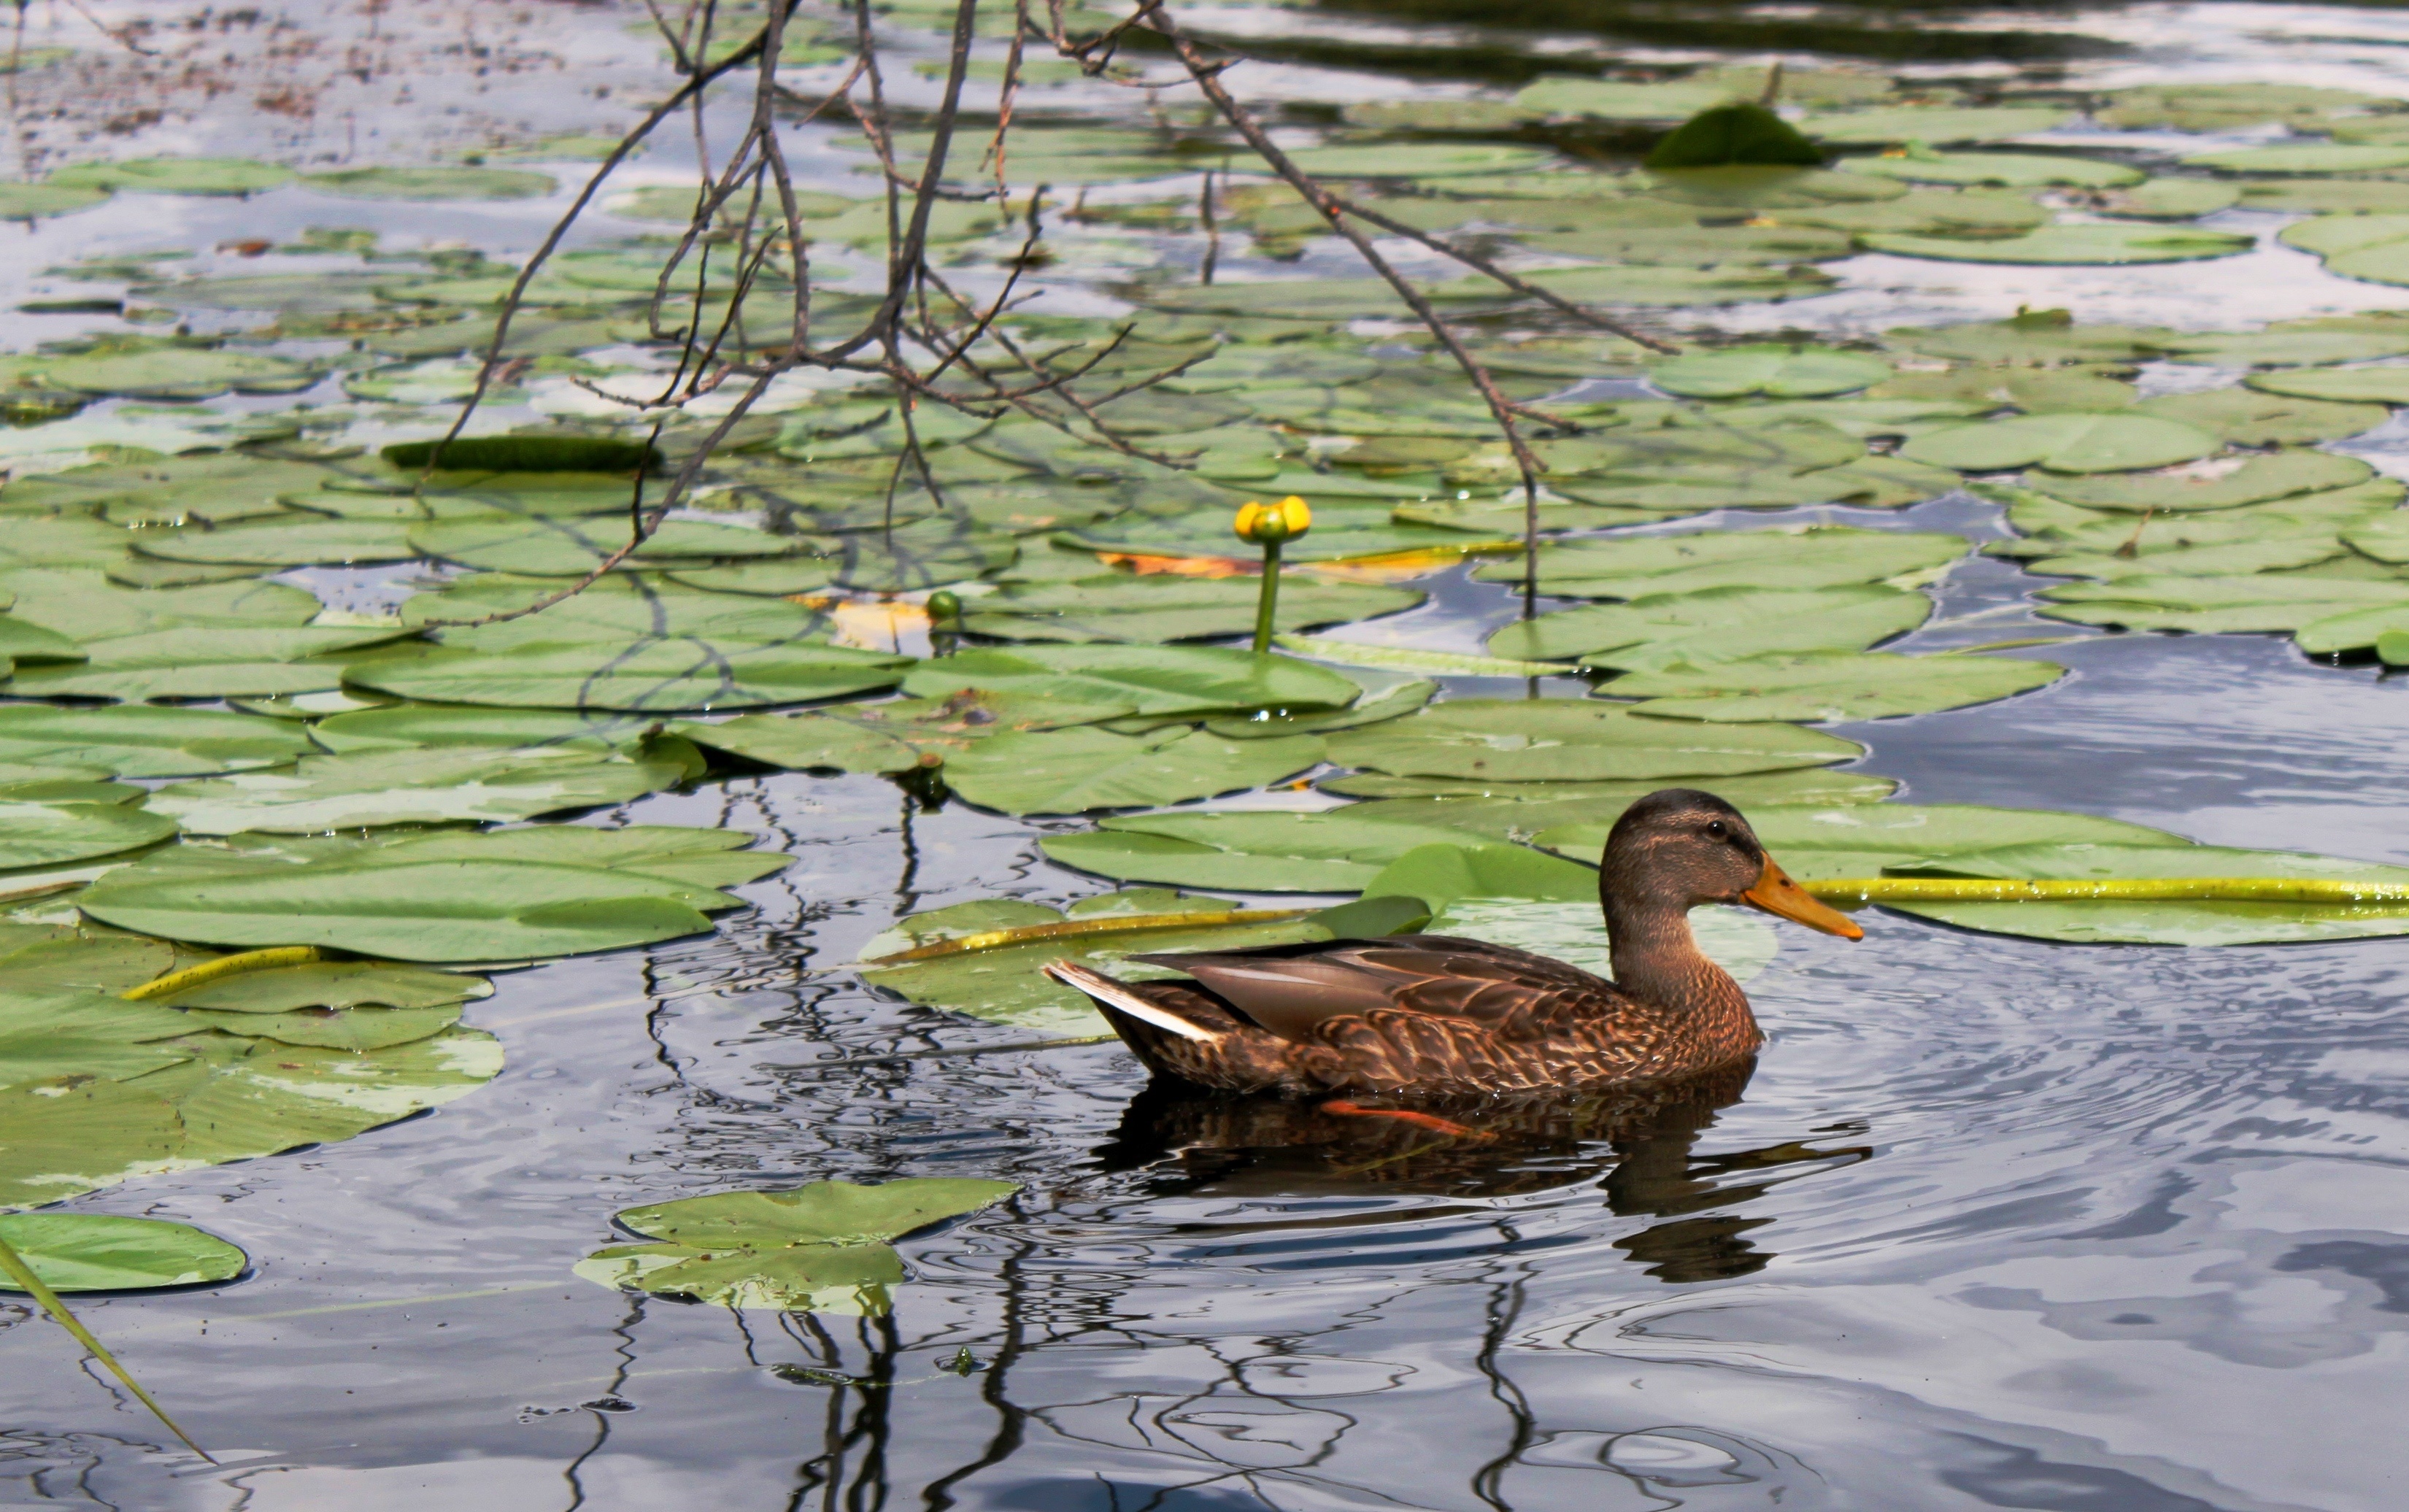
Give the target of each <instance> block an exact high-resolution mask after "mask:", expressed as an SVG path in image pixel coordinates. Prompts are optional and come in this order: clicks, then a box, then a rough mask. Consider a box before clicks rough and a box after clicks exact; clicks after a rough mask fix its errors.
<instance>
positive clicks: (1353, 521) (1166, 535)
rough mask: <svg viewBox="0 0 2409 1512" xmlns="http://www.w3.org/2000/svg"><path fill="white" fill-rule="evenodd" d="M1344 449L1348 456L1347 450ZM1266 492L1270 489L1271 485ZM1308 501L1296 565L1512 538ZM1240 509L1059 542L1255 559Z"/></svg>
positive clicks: (1064, 536)
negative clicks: (1308, 519)
mask: <svg viewBox="0 0 2409 1512" xmlns="http://www.w3.org/2000/svg"><path fill="white" fill-rule="evenodd" d="M1339 455H1341V456H1344V455H1346V454H1345V453H1343V452H1342V453H1340V454H1339ZM1264 492H1266V493H1269V492H1270V490H1268V489H1266V490H1264ZM1306 502H1307V503H1309V504H1311V505H1312V506H1313V529H1312V531H1311V533H1309V534H1307V535H1306V536H1305V537H1304V538H1303V539H1302V540H1295V541H1292V542H1290V543H1289V544H1288V545H1286V546H1285V547H1283V548H1282V552H1281V555H1282V558H1283V560H1285V561H1287V562H1290V563H1291V564H1302V563H1309V562H1347V561H1358V560H1364V559H1368V558H1377V557H1381V556H1397V555H1404V554H1408V553H1418V552H1432V553H1438V554H1442V555H1443V556H1460V555H1464V554H1471V553H1475V552H1483V551H1501V550H1504V549H1505V548H1506V547H1507V545H1508V544H1510V543H1509V542H1508V541H1507V540H1504V539H1502V538H1491V539H1483V538H1482V537H1480V536H1478V535H1468V534H1466V533H1464V532H1463V531H1459V530H1447V529H1441V528H1439V527H1437V526H1416V525H1399V524H1396V523H1394V522H1393V521H1392V519H1391V517H1390V512H1389V507H1388V505H1386V504H1385V503H1377V502H1360V503H1359V502H1353V501H1345V502H1336V503H1333V502H1330V501H1327V500H1324V499H1320V498H1315V497H1311V496H1310V495H1308V496H1306ZM1233 513H1234V510H1233V507H1232V506H1229V505H1223V504H1216V505H1209V506H1206V507H1204V508H1201V509H1195V510H1189V511H1182V512H1179V513H1176V514H1163V515H1156V514H1147V513H1141V512H1140V511H1130V512H1129V513H1126V514H1122V515H1119V516H1118V517H1116V518H1115V519H1112V520H1109V521H1105V522H1104V523H1101V524H1098V525H1093V526H1087V527H1085V528H1083V529H1079V530H1065V531H1060V532H1058V533H1057V534H1056V535H1055V537H1054V540H1057V541H1059V542H1060V543H1061V544H1063V545H1066V546H1075V547H1077V548H1079V549H1080V550H1082V551H1090V552H1111V553H1115V554H1126V555H1131V556H1176V557H1199V556H1202V557H1219V558H1227V559H1232V560H1236V561H1241V562H1248V563H1251V562H1253V561H1255V560H1256V559H1257V558H1258V556H1259V554H1260V553H1259V551H1258V549H1257V548H1255V547H1252V546H1249V545H1248V544H1247V542H1245V541H1243V540H1239V539H1238V538H1237V537H1235V536H1233V535H1232V534H1231V533H1230V520H1231V518H1232V516H1233ZM1183 591H1186V586H1185V585H1179V584H1172V583H1162V582H1161V581H1159V580H1155V579H1140V580H1136V583H1135V585H1133V586H1131V587H1128V588H1124V589H1120V590H1118V592H1117V593H1116V594H1115V595H1114V596H1112V597H1113V598H1118V599H1126V598H1127V597H1128V596H1130V595H1134V594H1139V593H1146V592H1159V593H1162V594H1166V595H1168V594H1176V593H1180V592H1183ZM1198 591H1199V592H1204V593H1208V594H1222V595H1225V596H1226V595H1227V594H1229V593H1230V591H1231V590H1228V589H1219V588H1208V589H1200V590H1198ZM1281 597H1282V598H1286V597H1287V595H1286V594H1283V595H1281ZM1108 601H1110V600H1108ZM972 607H973V608H974V610H978V611H984V610H985V608H986V606H985V604H984V602H982V603H980V604H977V605H974V606H972ZM1253 623H1254V619H1253V615H1252V614H1251V613H1250V614H1248V618H1247V624H1248V626H1252V625H1253Z"/></svg>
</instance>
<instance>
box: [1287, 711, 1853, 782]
mask: <svg viewBox="0 0 2409 1512" xmlns="http://www.w3.org/2000/svg"><path fill="white" fill-rule="evenodd" d="M1329 748H1330V759H1331V761H1332V763H1333V764H1334V765H1337V766H1341V767H1355V768H1365V769H1370V770H1375V771H1386V772H1392V773H1395V774H1398V775H1401V776H1433V777H1461V778H1470V777H1479V778H1492V779H1495V780H1497V781H1500V782H1604V781H1635V780H1640V779H1652V778H1660V777H1661V778H1673V777H1714V776H1721V775H1724V774H1738V773H1742V772H1752V771H1779V770H1782V769H1784V768H1789V767H1820V766H1828V765H1830V764H1831V763H1833V762H1836V761H1846V760H1850V759H1852V758H1853V757H1854V756H1856V755H1858V754H1859V751H1860V749H1861V748H1860V747H1858V746H1857V745H1856V744H1854V742H1848V741H1842V740H1837V739H1835V738H1833V737H1831V736H1828V735H1821V734H1817V733H1815V732H1814V731H1811V730H1803V729H1794V728H1791V727H1786V726H1767V727H1758V728H1745V729H1742V728H1729V729H1704V728H1700V727H1696V726H1693V725H1688V724H1684V723H1681V722H1679V721H1674V720H1651V719H1641V718H1637V717H1636V716H1634V715H1633V714H1631V713H1629V712H1628V711H1625V710H1622V709H1615V708H1609V707H1604V706H1601V705H1598V704H1594V703H1585V702H1580V701H1576V700H1572V699H1554V698H1545V699H1540V700H1537V701H1536V702H1533V701H1528V700H1515V699H1495V698H1453V699H1450V700H1449V701H1447V702H1445V703H1439V704H1433V705H1432V706H1431V707H1429V708H1427V709H1425V710H1423V711H1422V712H1421V713H1418V714H1415V715H1413V716H1411V717H1410V718H1406V719H1399V720H1392V721H1390V722H1389V723H1387V724H1384V725H1376V726H1373V727H1370V728H1368V729H1359V730H1345V731H1341V732H1339V733H1338V734H1335V735H1333V736H1330V737H1329Z"/></svg>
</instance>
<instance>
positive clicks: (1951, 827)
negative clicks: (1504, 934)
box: [1532, 803, 2185, 882]
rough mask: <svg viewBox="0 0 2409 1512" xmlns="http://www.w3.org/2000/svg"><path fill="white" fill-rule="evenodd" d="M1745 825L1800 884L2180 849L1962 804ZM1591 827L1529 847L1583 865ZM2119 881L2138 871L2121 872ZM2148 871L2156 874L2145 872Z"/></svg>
mask: <svg viewBox="0 0 2409 1512" xmlns="http://www.w3.org/2000/svg"><path fill="white" fill-rule="evenodd" d="M1748 818H1749V827H1750V828H1753V829H1754V830H1755V831H1756V835H1757V838H1758V839H1759V840H1761V841H1763V842H1765V847H1766V849H1767V851H1769V852H1771V853H1772V854H1773V856H1774V857H1776V858H1777V859H1779V860H1780V861H1781V862H1782V870H1783V871H1788V872H1789V873H1790V874H1791V875H1792V876H1795V877H1797V878H1799V879H1800V880H1802V881H1807V882H1817V881H1821V880H1824V879H1825V878H1828V877H1867V876H1879V875H1881V874H1882V872H1883V871H1884V870H1885V869H1887V868H1891V867H1895V866H1909V865H1915V864H1917V863H1924V862H1930V861H1933V860H1936V859H1938V858H1941V857H1950V858H1955V857H1959V856H1965V855H1972V854H1979V853H1982V852H1985V851H1990V850H1994V849H1996V848H1998V847H2000V846H2007V845H2059V844H2109V845H2118V844H2122V845H2133V844H2139V845H2151V846H2180V845H2183V844H2184V843H2185V842H2184V839H2183V837H2182V836H2180V835H2171V834H2169V833H2167V832H2166V831H2165V830H2163V829H2151V828H2146V827H2145V826H2142V825H2137V824H2127V823H2125V822H2123V821H2122V820H2118V819H2100V818H2095V817H2093V816H2092V815H2090V814H2062V813H2058V812H2056V811H2054V810H2049V809H1995V808H1984V807H1982V806H1979V805H1975V804H1970V803H1935V804H1916V803H1858V804H1846V805H1798V806H1785V807H1767V808H1755V809H1751V810H1750V811H1749V815H1748ZM1609 823H1611V821H1607V822H1604V823H1598V822H1593V823H1586V824H1577V825H1566V826H1564V827H1562V828H1555V829H1549V830H1543V831H1541V832H1540V833H1539V834H1538V835H1537V836H1536V837H1534V839H1533V841H1532V843H1533V844H1535V845H1537V846H1539V847H1541V848H1542V849H1545V850H1551V851H1554V852H1556V853H1557V854H1558V855H1561V856H1570V857H1577V858H1579V859H1582V860H1587V859H1589V858H1590V857H1594V856H1596V855H1597V854H1598V852H1599V850H1600V849H1601V848H1602V847H1603V846H1604V845H1605V843H1606V836H1607V829H1608V824H1609ZM2121 874H2122V875H2126V876H2135V875H2142V874H2144V873H2138V872H2129V871H2128V872H2124V873H2121ZM2152 874H2156V873H2152Z"/></svg>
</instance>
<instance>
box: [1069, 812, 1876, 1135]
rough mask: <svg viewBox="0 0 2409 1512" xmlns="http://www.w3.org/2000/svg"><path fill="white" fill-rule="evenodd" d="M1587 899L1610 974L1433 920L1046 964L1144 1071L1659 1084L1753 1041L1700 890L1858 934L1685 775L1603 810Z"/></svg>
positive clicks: (1307, 1084)
mask: <svg viewBox="0 0 2409 1512" xmlns="http://www.w3.org/2000/svg"><path fill="white" fill-rule="evenodd" d="M1598 897H1599V900H1600V901H1602V902H1603V903H1604V905H1605V908H1606V932H1607V939H1608V945H1609V947H1610V948H1611V951H1612V958H1613V962H1614V980H1613V981H1611V982H1608V981H1606V980H1605V979H1603V978H1601V977H1596V976H1592V975H1591V974H1590V973H1589V972H1584V971H1581V970H1579V969H1578V968H1576V967H1571V966H1566V965H1565V964H1564V963H1563V962H1561V961H1553V960H1550V959H1548V958H1546V957H1544V956H1534V955H1532V954H1530V953H1529V952H1528V951H1522V950H1513V949H1509V948H1507V947H1506V946H1504V945H1493V944H1485V943H1482V942H1480V941H1478V940H1459V939H1456V938H1454V937H1452V936H1449V935H1436V934H1406V935H1391V936H1389V937H1387V938H1385V939H1379V940H1320V941H1313V942H1310V943H1305V944H1294V945H1267V946H1263V947H1262V948H1260V949H1254V950H1205V951H1197V952H1194V953H1192V954H1185V955H1161V956H1137V957H1133V958H1132V959H1135V960H1141V961H1146V962H1148V963H1150V964H1152V965H1156V966H1168V967H1171V968H1173V969H1174V970H1176V971H1181V972H1187V973H1188V975H1189V976H1190V977H1191V978H1193V980H1192V981H1170V982H1122V981H1118V980H1116V979H1114V978H1112V977H1109V976H1105V975H1104V974H1103V973H1101V972H1093V971H1089V969H1088V968H1086V967H1084V966H1079V965H1075V964H1074V963H1072V962H1070V961H1056V962H1054V963H1053V964H1051V965H1049V966H1047V967H1046V973H1047V974H1048V975H1050V976H1052V977H1053V978H1054V979H1055V980H1056V981H1058V982H1061V983H1064V984H1067V985H1068V986H1075V987H1076V988H1078V989H1079V990H1080V991H1081V992H1084V993H1086V994H1087V995H1088V996H1089V997H1090V998H1092V999H1094V1000H1095V1001H1096V1006H1097V1007H1099V1008H1101V1009H1102V1010H1104V1017H1105V1018H1106V1020H1108V1021H1109V1022H1110V1023H1111V1024H1112V1026H1113V1028H1114V1030H1117V1031H1118V1033H1119V1034H1120V1037H1121V1038H1122V1040H1124V1041H1126V1042H1127V1043H1128V1044H1129V1047H1130V1048H1131V1049H1132V1050H1134V1051H1136V1052H1137V1055H1138V1058H1140V1059H1142V1060H1144V1061H1145V1062H1146V1063H1147V1065H1148V1066H1149V1067H1151V1068H1152V1069H1154V1070H1155V1071H1158V1072H1163V1073H1170V1074H1172V1075H1175V1076H1179V1077H1183V1078H1185V1079H1187V1080H1189V1081H1191V1082H1197V1083H1201V1084H1203V1085H1204V1086H1206V1087H1219V1088H1221V1089H1223V1090H1227V1091H1233V1092H1258V1091H1278V1092H1289V1093H1300V1094H1318V1093H1328V1092H1349V1091H1379V1092H1411V1093H1415V1094H1419V1095H1422V1096H1427V1097H1437V1098H1452V1097H1475V1096H1480V1095H1483V1094H1486V1093H1491V1092H1525V1091H1535V1090H1539V1089H1543V1088H1554V1087H1599V1086H1606V1085H1610V1084H1615V1083H1629V1082H1654V1081H1663V1080H1666V1079H1668V1078H1674V1077H1682V1076H1690V1075H1695V1074H1696V1073H1700V1072H1706V1071H1711V1070H1714V1069H1716V1068H1718V1067H1723V1066H1729V1065H1731V1064H1733V1063H1735V1062H1738V1061H1741V1060H1745V1059H1746V1058H1748V1057H1749V1056H1751V1055H1753V1053H1754V1052H1755V1050H1756V1047H1757V1046H1758V1045H1760V1044H1764V1043H1765V1035H1764V1033H1763V1031H1761V1030H1758V1028H1757V1027H1756V1016H1755V1015H1753V1014H1752V1013H1750V1012H1749V1006H1748V997H1747V995H1746V994H1745V993H1743V992H1741V991H1740V989H1739V984H1738V983H1737V982H1735V981H1733V980H1732V979H1731V977H1730V976H1729V975H1728V974H1726V973H1725V972H1724V970H1723V968H1721V967H1719V966H1717V965H1716V964H1715V963H1714V962H1713V961H1711V960H1709V959H1708V958H1706V957H1705V956H1704V955H1703V954H1701V953H1700V951H1699V950H1698V946H1697V942H1696V941H1695V940H1694V939H1692V938H1691V935H1690V921H1689V913H1690V910H1691V909H1693V908H1695V907H1696V906H1698V905H1699V904H1700V903H1749V904H1753V906H1755V907H1757V908H1761V909H1763V910H1765V911H1766V912H1767V913H1768V914H1779V915H1780V916H1782V917H1783V918H1787V919H1795V920H1796V921H1797V922H1798V923H1800V924H1804V925H1806V926H1808V927H1809V928H1810V929H1821V930H1823V931H1824V932H1825V933H1826V934H1837V935H1841V936H1845V937H1846V938H1848V939H1851V940H1857V939H1862V938H1863V937H1864V934H1865V931H1864V930H1862V929H1858V928H1857V927H1856V926H1855V925H1854V924H1852V923H1851V922H1849V920H1848V918H1847V917H1846V916H1844V915H1842V914H1838V913H1835V912H1834V911H1833V910H1831V909H1829V908H1826V907H1825V906H1824V905H1823V904H1822V903H1819V902H1817V901H1816V900H1814V899H1813V898H1810V897H1809V896H1808V895H1807V893H1806V892H1805V891H1803V890H1802V889H1801V888H1800V887H1799V886H1798V885H1797V884H1796V883H1795V882H1793V881H1791V880H1790V878H1789V877H1788V876H1786V875H1784V874H1783V872H1782V868H1780V867H1778V866H1776V865H1774V864H1773V859H1772V857H1768V856H1767V855H1766V854H1765V847H1764V846H1763V845H1760V844H1759V843H1757V839H1756V835H1755V832H1754V831H1753V830H1751V829H1750V828H1749V826H1748V821H1747V820H1746V819H1744V818H1742V817H1740V814H1739V811H1738V809H1735V808H1733V807H1732V806H1731V805H1730V804H1728V803H1726V802H1724V800H1723V799H1719V798H1717V797H1715V796H1714V795H1713V794H1712V793H1701V792H1697V791H1695V790H1694V789H1690V788H1683V787H1671V788H1666V789H1665V790H1664V791H1662V792H1657V793H1651V794H1649V795H1648V796H1647V797H1646V798H1643V799H1640V800H1639V801H1638V802H1637V803H1634V804H1632V805H1631V807H1630V808H1628V809H1626V810H1624V811H1623V817H1622V818H1620V819H1618V820H1616V821H1615V825H1614V828H1613V830H1612V831H1611V832H1610V833H1609V834H1608V836H1607V842H1606V856H1605V859H1604V861H1603V863H1602V866H1601V869H1600V871H1599V873H1598Z"/></svg>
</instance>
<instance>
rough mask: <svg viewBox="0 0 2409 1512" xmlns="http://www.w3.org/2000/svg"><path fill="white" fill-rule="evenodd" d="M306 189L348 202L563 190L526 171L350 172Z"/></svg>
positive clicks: (318, 176) (537, 195)
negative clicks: (335, 195) (333, 195)
mask: <svg viewBox="0 0 2409 1512" xmlns="http://www.w3.org/2000/svg"><path fill="white" fill-rule="evenodd" d="M301 184H302V187H304V188H306V189H314V190H316V191H317V192H318V193H320V194H338V195H340V196H341V197H343V198H345V199H426V200H440V199H541V198H542V197H543V196H544V195H546V194H551V193H552V192H553V191H554V190H555V189H557V188H558V187H559V185H558V184H557V183H555V181H554V180H553V177H552V175H550V174H548V173H532V172H529V171H527V170H526V169H523V168H346V169H344V170H342V171H340V172H337V173H312V174H307V175H305V176H303V178H302V180H301Z"/></svg>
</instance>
